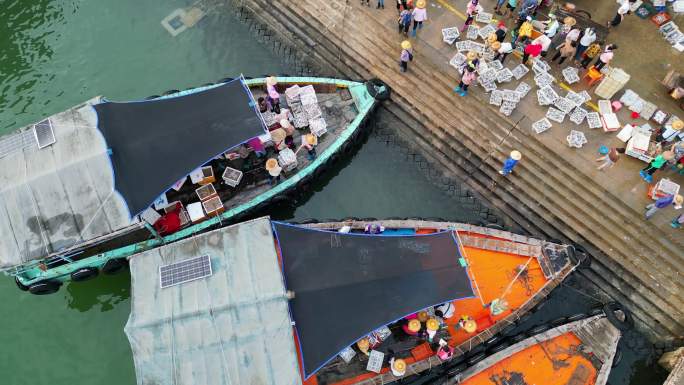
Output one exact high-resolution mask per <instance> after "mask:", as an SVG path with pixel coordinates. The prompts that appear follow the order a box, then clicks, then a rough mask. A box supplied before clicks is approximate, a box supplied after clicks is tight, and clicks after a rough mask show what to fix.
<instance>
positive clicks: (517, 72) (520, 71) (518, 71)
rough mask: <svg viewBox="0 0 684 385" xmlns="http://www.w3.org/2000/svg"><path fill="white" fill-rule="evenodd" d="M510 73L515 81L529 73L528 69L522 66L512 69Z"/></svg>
mask: <svg viewBox="0 0 684 385" xmlns="http://www.w3.org/2000/svg"><path fill="white" fill-rule="evenodd" d="M512 72H513V76H514V77H515V79H516V80H520V79H522V78H523V76H525V75H527V73H528V72H530V69H529V68H527V66H526V65H524V64H518V65H517V66H516V67H515V68H513V71H512Z"/></svg>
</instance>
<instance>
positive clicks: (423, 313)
mask: <svg viewBox="0 0 684 385" xmlns="http://www.w3.org/2000/svg"><path fill="white" fill-rule="evenodd" d="M427 320H428V313H427V312H426V311H419V312H418V321H420V322H425V321H427Z"/></svg>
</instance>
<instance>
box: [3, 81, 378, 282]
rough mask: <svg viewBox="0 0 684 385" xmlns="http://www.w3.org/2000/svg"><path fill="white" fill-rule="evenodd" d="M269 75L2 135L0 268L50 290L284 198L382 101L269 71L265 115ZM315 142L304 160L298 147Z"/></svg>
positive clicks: (370, 85)
mask: <svg viewBox="0 0 684 385" xmlns="http://www.w3.org/2000/svg"><path fill="white" fill-rule="evenodd" d="M270 80H271V81H272V80H274V79H273V78H271V79H270ZM266 82H267V78H258V79H246V78H242V77H240V78H238V79H224V80H222V81H221V82H219V83H217V84H211V85H205V86H202V87H199V88H194V89H190V90H186V91H172V92H169V93H168V94H167V95H164V96H154V97H150V98H148V99H147V100H145V101H138V102H128V103H115V102H110V101H108V100H106V99H105V98H102V97H96V98H93V99H91V100H89V101H87V102H85V103H83V104H81V105H78V106H76V107H73V108H71V109H69V110H67V111H65V112H62V113H59V114H56V115H53V116H51V117H50V118H48V119H46V120H44V121H42V122H40V123H37V124H35V125H32V126H29V127H26V128H24V129H22V130H20V131H19V132H18V133H14V134H12V135H8V136H5V137H2V138H0V165H1V166H0V182H1V183H0V209H2V210H3V211H4V215H2V216H0V234H2V235H0V270H2V271H3V272H5V273H6V274H9V275H12V276H14V278H15V281H16V283H17V286H18V287H19V288H20V289H22V290H26V291H29V292H31V293H33V294H49V293H53V292H55V291H57V290H58V289H59V287H60V286H61V284H62V283H63V282H64V281H68V280H73V281H84V280H87V279H91V278H93V277H95V276H97V275H98V274H99V273H100V272H102V273H106V274H112V273H115V272H118V271H120V270H121V269H122V268H124V267H125V264H126V258H127V257H129V256H131V255H133V254H135V253H139V252H141V251H144V250H148V249H151V248H155V247H158V246H160V245H163V244H168V243H171V242H175V241H178V240H180V239H184V238H187V237H190V236H192V235H195V234H198V233H202V232H204V231H207V230H210V229H215V228H218V227H222V226H224V225H226V224H229V223H232V222H235V221H236V220H238V219H244V218H245V217H247V216H248V215H250V214H251V213H254V212H256V211H259V210H261V209H263V208H265V207H266V206H268V205H271V204H275V203H278V202H285V201H287V200H289V199H292V197H293V194H297V193H299V192H301V191H302V190H305V188H306V186H307V185H308V184H309V183H310V181H311V180H312V179H313V178H316V177H319V176H320V175H321V174H322V173H323V171H324V169H325V168H326V166H327V165H329V164H332V163H334V162H336V161H337V160H339V158H340V156H341V155H342V154H344V153H346V152H349V151H350V150H351V149H352V148H353V146H354V143H355V141H357V139H358V138H359V137H360V136H361V135H362V132H363V128H364V126H365V122H366V118H367V117H368V115H369V114H370V112H371V111H372V110H373V108H374V107H375V105H376V103H377V101H379V100H383V99H386V98H388V97H389V89H388V88H387V87H386V86H385V85H384V84H382V83H381V82H379V81H377V80H373V81H369V82H366V83H362V82H354V81H347V80H339V79H329V78H309V77H279V78H278V79H277V84H276V85H275V87H276V89H277V91H278V92H279V93H280V94H281V98H280V108H281V109H280V110H278V109H275V111H273V109H272V108H271V107H272V106H271V105H270V104H269V106H268V107H266V106H264V104H263V103H261V104H260V103H259V102H257V100H261V98H262V97H263V98H266V97H267V87H266ZM278 112H279V113H278ZM282 119H287V120H288V122H285V126H286V127H281V124H282V123H283V122H282ZM283 133H287V134H289V135H282V134H283ZM314 137H315V139H314ZM312 139H314V142H316V145H315V147H314V148H315V156H314V154H313V153H312V152H311V151H308V150H310V149H311V146H304V144H305V143H306V144H308V143H309V140H312ZM300 142H301V143H302V145H301V146H300ZM267 167H268V168H269V170H271V171H270V172H269V171H267V169H266V168H267ZM278 172H280V177H281V179H280V180H275V179H274V178H273V177H272V175H273V174H278Z"/></svg>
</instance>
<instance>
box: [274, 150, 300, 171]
mask: <svg viewBox="0 0 684 385" xmlns="http://www.w3.org/2000/svg"><path fill="white" fill-rule="evenodd" d="M278 164H279V165H280V167H282V168H283V171H285V172H288V171H292V170H294V169H295V168H297V155H295V153H294V151H292V150H291V149H289V148H286V149H284V150H282V151H280V153H279V154H278Z"/></svg>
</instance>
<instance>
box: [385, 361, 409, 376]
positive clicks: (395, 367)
mask: <svg viewBox="0 0 684 385" xmlns="http://www.w3.org/2000/svg"><path fill="white" fill-rule="evenodd" d="M389 364H390V369H391V370H392V374H393V375H394V377H402V376H403V375H404V374H406V361H404V360H403V359H401V358H394V357H392V358H390V360H389Z"/></svg>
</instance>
